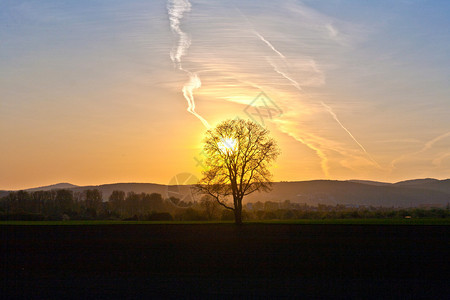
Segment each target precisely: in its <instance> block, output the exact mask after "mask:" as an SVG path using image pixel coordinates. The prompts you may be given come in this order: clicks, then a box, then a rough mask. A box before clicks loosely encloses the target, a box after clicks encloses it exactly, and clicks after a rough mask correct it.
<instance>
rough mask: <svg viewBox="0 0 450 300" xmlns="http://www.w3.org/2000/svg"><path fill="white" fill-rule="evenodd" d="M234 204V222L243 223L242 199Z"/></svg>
mask: <svg viewBox="0 0 450 300" xmlns="http://www.w3.org/2000/svg"><path fill="white" fill-rule="evenodd" d="M235 203H236V204H235V206H234V222H235V223H236V225H242V199H241V200H239V199H238V200H237V201H235Z"/></svg>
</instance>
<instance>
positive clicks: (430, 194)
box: [0, 178, 450, 207]
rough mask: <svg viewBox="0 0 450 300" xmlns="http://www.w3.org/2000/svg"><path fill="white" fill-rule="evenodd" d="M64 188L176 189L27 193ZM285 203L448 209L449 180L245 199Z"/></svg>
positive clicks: (300, 186) (317, 183)
mask: <svg viewBox="0 0 450 300" xmlns="http://www.w3.org/2000/svg"><path fill="white" fill-rule="evenodd" d="M61 188H65V189H70V190H72V191H74V192H82V191H84V190H87V189H98V190H100V191H101V192H102V194H103V199H104V200H105V201H106V200H108V198H109V196H110V195H111V193H112V192H113V191H114V190H121V191H124V192H125V193H128V192H135V193H159V194H161V195H163V197H168V196H170V195H169V194H168V191H169V190H173V189H176V188H177V187H176V186H168V185H162V184H154V183H115V184H104V185H98V186H76V185H73V184H70V183H59V184H55V185H50V186H44V187H38V188H30V189H27V191H30V192H33V191H38V190H52V189H61ZM183 190H184V193H185V192H186V191H188V190H189V189H187V187H186V186H183ZM7 194H8V191H0V197H3V196H5V195H7ZM197 198H199V197H197ZM285 200H290V201H291V202H296V203H306V204H309V205H317V204H328V205H336V204H345V205H367V206H369V205H372V206H387V207H391V206H394V207H411V206H421V205H426V206H445V205H447V204H448V203H449V202H450V179H445V180H437V179H430V178H427V179H415V180H407V181H402V182H397V183H385V182H376V181H364V180H349V181H334V180H313V181H294V182H276V183H274V184H273V190H272V191H271V192H269V193H259V192H256V193H253V194H251V195H249V196H247V197H246V198H244V202H256V201H261V202H265V201H275V202H281V201H285Z"/></svg>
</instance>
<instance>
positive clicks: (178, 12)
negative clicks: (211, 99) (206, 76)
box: [167, 0, 210, 128]
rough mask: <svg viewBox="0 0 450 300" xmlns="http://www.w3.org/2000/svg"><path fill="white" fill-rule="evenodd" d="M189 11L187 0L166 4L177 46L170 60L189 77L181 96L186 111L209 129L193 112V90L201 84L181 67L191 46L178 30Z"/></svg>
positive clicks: (195, 74) (186, 37) (200, 117)
mask: <svg viewBox="0 0 450 300" xmlns="http://www.w3.org/2000/svg"><path fill="white" fill-rule="evenodd" d="M190 10H191V3H190V2H189V1H188V0H169V1H168V3H167V11H168V14H169V22H170V28H171V30H172V32H173V33H175V34H177V35H178V37H179V39H178V44H177V46H176V47H174V48H172V50H171V51H170V59H171V60H172V62H173V63H174V64H175V66H176V67H177V68H178V69H179V70H181V71H183V72H185V73H186V74H187V75H188V76H189V81H188V82H187V83H186V84H185V85H184V86H183V89H182V92H183V96H184V98H185V99H186V101H187V102H188V105H189V106H188V108H187V111H188V112H190V113H191V114H193V115H194V116H196V117H197V118H198V119H199V120H200V121H201V122H202V123H203V125H205V127H206V128H210V126H209V124H208V122H207V121H206V120H205V119H204V118H203V117H202V116H200V115H199V114H198V113H197V112H196V111H195V100H194V90H196V89H198V88H200V87H201V85H202V82H201V81H200V78H199V77H198V75H197V73H195V72H191V71H188V70H186V69H184V68H183V66H182V65H181V58H182V57H183V56H184V55H185V54H186V51H187V49H188V48H189V47H190V46H191V39H190V38H189V36H188V35H187V34H186V33H185V32H183V31H182V30H181V28H180V21H181V19H182V18H183V14H184V13H186V12H189V11H190Z"/></svg>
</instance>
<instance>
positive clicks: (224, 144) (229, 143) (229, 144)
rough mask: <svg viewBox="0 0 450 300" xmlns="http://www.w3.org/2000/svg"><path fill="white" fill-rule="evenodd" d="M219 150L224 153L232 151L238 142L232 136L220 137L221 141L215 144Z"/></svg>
mask: <svg viewBox="0 0 450 300" xmlns="http://www.w3.org/2000/svg"><path fill="white" fill-rule="evenodd" d="M217 145H218V146H219V149H220V151H222V152H224V153H229V152H234V151H235V150H236V149H237V146H238V143H237V141H236V139H233V138H222V140H221V142H219V143H218V144H217Z"/></svg>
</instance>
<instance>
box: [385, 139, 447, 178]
mask: <svg viewBox="0 0 450 300" xmlns="http://www.w3.org/2000/svg"><path fill="white" fill-rule="evenodd" d="M449 136H450V131H448V132H446V133H443V134H441V135H439V136H437V137H435V138H434V139H432V140H429V141H428V142H426V143H425V144H424V145H423V147H422V149H420V150H418V151H416V152H413V153H409V154H404V155H402V156H400V157H399V158H396V159H394V160H393V161H392V162H391V168H392V169H394V168H395V165H396V164H397V162H398V161H400V160H403V159H404V158H406V157H408V156H414V155H417V154H420V153H423V152H425V151H427V150H429V149H431V148H432V147H433V145H434V144H435V143H436V142H438V141H440V140H442V139H444V138H446V137H449Z"/></svg>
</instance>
